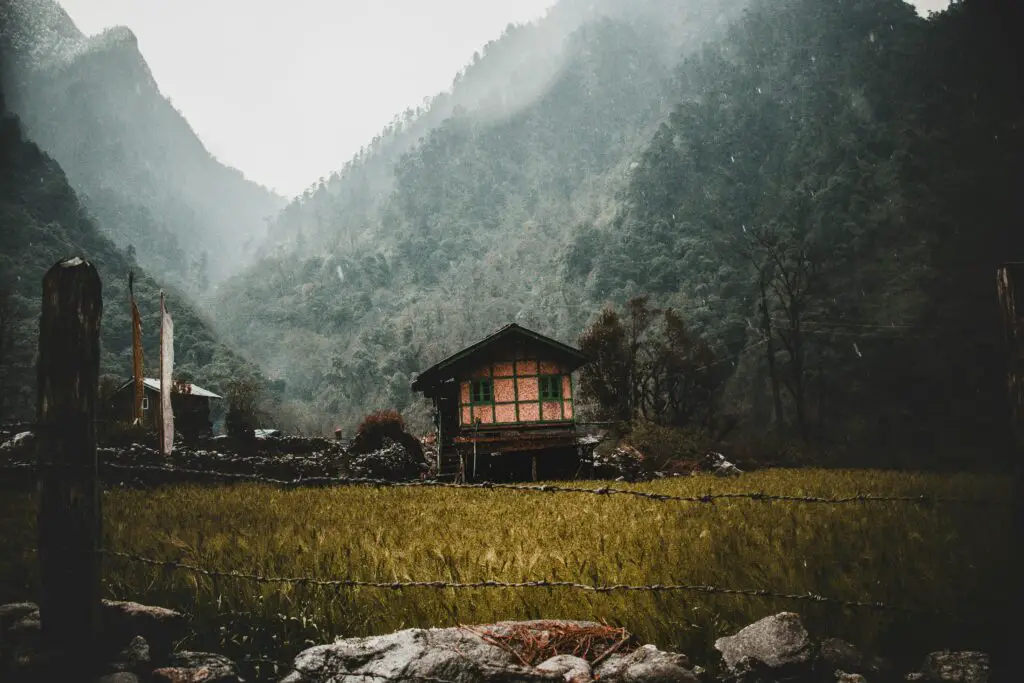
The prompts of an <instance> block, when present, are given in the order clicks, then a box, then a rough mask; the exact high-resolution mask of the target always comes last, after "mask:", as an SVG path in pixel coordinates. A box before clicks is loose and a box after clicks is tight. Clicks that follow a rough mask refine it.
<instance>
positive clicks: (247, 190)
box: [0, 0, 284, 296]
mask: <svg viewBox="0 0 1024 683" xmlns="http://www.w3.org/2000/svg"><path fill="white" fill-rule="evenodd" d="M5 5H7V6H8V7H7V8H5V17H4V19H5V21H3V22H2V23H0V59H3V61H4V62H5V66H6V69H5V72H4V78H5V81H6V85H7V87H8V94H9V96H10V97H9V99H8V105H9V107H10V109H11V110H12V111H13V112H14V113H15V114H17V115H18V116H19V117H20V118H21V120H22V122H23V125H24V127H25V130H26V132H27V134H28V136H29V137H30V138H31V139H32V140H33V141H34V142H36V143H37V144H38V145H39V146H40V147H41V148H42V149H44V150H45V151H46V152H47V153H48V154H49V155H50V156H51V157H53V158H54V159H55V160H56V161H57V162H58V163H59V164H60V165H61V166H62V168H63V169H64V171H65V172H66V173H67V177H68V181H69V183H70V184H71V186H72V187H73V188H74V189H75V190H76V192H77V193H78V196H79V198H80V201H81V203H82V205H83V206H84V207H85V208H86V209H87V210H88V211H89V213H90V214H91V215H92V216H94V217H95V219H96V222H97V226H98V227H99V228H100V230H101V231H102V233H103V234H104V235H105V236H106V237H108V238H110V239H111V240H112V241H113V242H114V243H115V244H116V245H117V246H118V247H120V248H122V249H125V248H128V247H129V245H131V246H132V247H133V251H134V252H136V253H137V258H138V262H139V263H140V264H141V265H142V266H143V267H145V269H146V270H147V271H148V272H149V273H150V274H151V275H153V276H154V277H156V278H157V279H158V280H160V281H161V282H163V283H165V284H169V285H174V286H175V287H177V288H178V289H180V290H182V291H185V292H188V293H189V294H191V295H197V296H198V295H202V294H205V293H206V292H207V289H208V287H209V285H210V284H211V283H212V282H215V281H219V280H221V279H223V278H224V277H225V276H226V275H227V274H229V273H230V272H233V271H234V270H235V269H237V268H238V267H239V266H240V264H241V261H242V260H243V259H244V258H247V257H249V258H251V256H252V253H253V251H254V248H255V244H254V240H255V239H258V237H259V236H260V235H261V234H262V233H263V232H264V231H265V225H264V222H265V221H266V220H267V219H268V218H269V217H270V216H272V215H273V214H274V213H275V212H276V211H277V210H278V209H280V207H281V206H282V205H283V203H284V202H283V200H282V198H281V197H278V196H277V195H275V194H273V193H272V192H270V191H268V190H267V189H265V188H263V187H260V186H258V185H256V184H255V183H253V182H251V181H249V180H247V179H246V178H245V177H244V176H243V175H242V174H241V173H240V172H239V171H237V170H236V169H233V168H230V167H227V166H224V165H223V164H221V163H220V162H219V161H217V159H215V158H214V157H213V155H212V154H210V152H209V151H208V150H207V149H206V148H205V147H204V146H203V144H202V142H201V141H200V140H199V139H198V137H197V136H196V134H195V133H194V132H193V130H192V128H191V127H190V126H189V124H188V122H187V121H186V120H185V118H184V117H183V116H182V115H181V113H180V112H178V111H177V110H175V109H174V107H173V106H172V105H171V103H170V102H169V101H168V100H167V98H165V97H164V96H163V95H162V94H161V92H160V89H159V88H158V86H157V83H156V82H155V80H154V79H153V77H152V75H151V73H150V70H149V66H148V65H147V64H146V61H145V60H144V59H143V57H142V54H141V53H140V52H139V48H138V45H137V40H136V38H135V36H134V35H133V34H132V32H131V31H130V30H129V29H127V28H125V27H115V28H111V29H108V30H106V31H104V32H103V33H101V34H99V35H97V36H93V37H86V36H84V35H83V34H82V33H81V32H80V31H79V30H78V29H77V28H76V27H75V26H74V24H73V22H72V21H71V20H70V18H68V16H67V15H66V13H64V12H63V10H62V9H60V7H59V5H58V4H57V2H56V1H55V0H13V1H12V2H6V3H5ZM58 36H59V37H58ZM55 38H56V39H55Z"/></svg>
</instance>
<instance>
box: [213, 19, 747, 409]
mask: <svg viewBox="0 0 1024 683" xmlns="http://www.w3.org/2000/svg"><path fill="white" fill-rule="evenodd" d="M686 4H687V3H675V2H665V1H663V0H644V1H643V2H624V1H623V0H605V1H604V2H596V3H584V2H577V1H575V0H573V1H571V2H562V3H559V4H558V5H556V6H555V7H554V8H553V9H552V10H551V12H550V14H549V15H548V17H546V18H545V19H544V20H541V21H539V22H537V23H535V24H531V25H528V26H524V27H517V28H511V29H509V30H508V31H506V33H505V35H504V36H503V37H502V38H501V39H500V40H498V41H496V42H495V43H493V44H491V45H490V46H488V48H487V49H486V50H485V51H484V54H483V56H481V57H480V58H479V59H475V60H474V62H473V63H472V64H471V65H470V66H469V67H467V68H466V70H465V71H464V72H463V73H462V74H460V75H459V77H458V78H457V79H456V82H455V84H454V86H453V90H452V93H451V94H450V95H442V96H439V97H438V98H437V99H435V100H434V101H433V102H431V104H430V106H429V108H428V109H427V111H425V112H420V113H419V114H417V113H416V112H411V113H409V115H408V117H407V120H404V121H401V122H396V123H395V125H393V126H392V127H391V128H389V129H388V130H387V131H385V133H384V134H383V135H382V136H381V137H380V138H379V139H378V140H377V141H376V142H375V144H374V145H373V146H371V148H369V149H368V150H366V151H365V152H364V154H363V155H361V156H359V157H357V158H356V159H355V160H353V161H352V162H351V163H349V164H348V165H347V166H346V167H345V168H344V169H343V170H342V171H341V172H340V173H339V174H338V175H337V176H335V177H332V178H330V179H328V180H327V181H325V182H324V183H323V184H322V185H321V186H320V187H318V188H316V189H315V190H313V191H311V192H309V193H307V194H306V195H304V196H303V197H301V198H299V200H297V201H296V202H294V203H293V204H292V205H290V206H289V207H288V208H287V209H285V210H284V212H283V213H282V215H281V217H280V219H279V220H278V221H277V222H276V224H275V225H274V226H273V228H272V229H273V230H274V234H275V237H277V238H278V239H279V245H278V247H277V248H276V250H275V251H274V252H273V253H272V254H269V255H268V257H267V258H266V259H265V260H263V261H262V262H260V263H259V264H258V265H256V266H254V267H253V268H252V269H251V271H250V272H249V273H248V274H246V275H244V276H242V277H239V278H235V279H234V280H232V281H231V282H229V283H227V284H226V285H225V286H224V287H223V288H222V289H221V292H220V295H219V303H218V305H217V310H218V314H219V317H220V318H221V319H222V320H224V321H225V324H226V326H227V329H228V330H229V332H230V334H231V337H232V339H233V340H235V341H236V342H237V343H239V344H241V345H243V347H244V348H246V349H247V350H249V351H250V352H251V353H253V354H254V357H255V358H258V360H259V361H260V362H261V363H262V364H263V365H264V367H266V368H267V370H268V372H269V373H271V374H272V375H274V376H279V377H281V378H282V379H284V380H285V381H286V382H287V384H288V386H289V389H290V392H291V396H292V397H293V398H294V399H295V400H296V401H298V402H300V403H301V404H303V405H304V406H305V410H306V412H307V413H308V414H312V415H320V416H330V417H331V419H338V418H340V419H341V420H342V421H343V423H344V422H352V421H354V420H356V419H358V417H359V416H360V414H361V413H362V412H363V411H365V410H366V409H368V408H371V407H382V406H395V407H398V408H400V409H403V410H406V411H407V413H408V412H409V411H410V410H412V412H413V413H416V411H420V412H418V413H416V414H417V415H419V416H420V417H421V418H422V416H423V413H422V406H421V405H419V404H418V403H414V402H413V400H414V399H413V397H412V395H411V394H410V392H409V388H408V387H409V382H410V379H411V377H412V375H413V373H414V372H416V371H418V370H420V369H422V368H423V367H425V366H426V365H427V364H429V363H431V362H434V361H436V360H438V359H440V358H441V357H442V356H444V355H445V354H447V353H449V352H453V351H455V350H456V349H457V348H458V347H459V346H460V345H462V344H464V343H468V342H469V341H470V340H473V339H475V338H478V337H480V336H483V335H484V334H487V333H490V332H491V331H493V330H494V329H495V328H497V327H499V326H501V325H503V324H505V323H507V322H509V321H512V320H516V321H518V322H521V323H523V324H526V325H529V326H531V327H534V328H537V329H539V330H540V331H543V332H547V333H552V334H555V335H556V336H559V337H562V338H564V339H567V340H571V339H573V338H574V337H575V336H576V335H577V334H578V333H579V329H580V324H581V322H582V321H585V320H586V318H587V316H588V315H589V311H586V310H581V309H580V308H579V299H578V297H575V296H572V297H568V298H565V297H563V293H562V292H561V277H560V274H559V255H560V254H561V252H562V251H563V249H564V244H565V243H566V242H567V240H568V236H569V234H570V229H571V228H572V227H573V226H574V225H575V224H576V223H577V222H579V221H580V220H581V218H583V217H584V216H593V215H600V214H601V213H602V212H604V211H608V210H609V209H610V208H612V207H613V206H614V203H613V201H612V194H613V191H614V189H615V188H616V187H617V186H618V185H619V184H620V182H621V178H622V177H623V173H624V171H625V169H626V163H627V158H628V156H629V154H631V153H632V152H633V151H635V150H637V149H638V148H639V147H640V146H641V145H642V144H643V143H644V141H645V140H646V139H647V138H648V137H649V134H650V133H651V132H653V126H655V125H656V124H657V122H658V121H659V120H660V119H661V118H662V117H663V116H664V115H665V114H666V113H667V111H668V107H669V105H670V103H671V102H672V90H673V67H674V65H675V64H676V63H677V61H678V58H679V56H680V55H682V54H684V53H685V52H686V51H688V50H692V49H695V48H696V47H698V46H699V44H700V41H701V39H702V38H704V37H710V36H713V35H715V34H716V32H720V31H721V30H722V29H724V27H725V26H726V25H727V24H728V20H729V18H730V17H732V16H734V15H735V14H736V13H737V11H738V9H739V8H740V7H741V6H742V4H743V3H741V2H736V1H728V0H723V1H720V2H709V3H701V4H700V5H699V7H700V9H699V11H696V10H692V9H689V8H688V7H685V6H684V5H686ZM438 119H441V120H440V121H438ZM567 304H572V305H571V306H569V305H567ZM413 417H415V415H413ZM421 424H422V420H421Z"/></svg>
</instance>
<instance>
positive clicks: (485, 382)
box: [469, 379, 494, 403]
mask: <svg viewBox="0 0 1024 683" xmlns="http://www.w3.org/2000/svg"><path fill="white" fill-rule="evenodd" d="M469 396H470V400H471V401H472V402H473V403H493V402H494V385H493V384H491V380H489V379H478V380H474V381H473V384H472V386H471V388H470V395H469Z"/></svg>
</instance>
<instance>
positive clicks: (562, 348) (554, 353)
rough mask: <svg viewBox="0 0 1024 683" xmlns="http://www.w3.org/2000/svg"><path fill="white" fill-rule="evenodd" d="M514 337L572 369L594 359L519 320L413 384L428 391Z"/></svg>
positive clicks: (428, 371) (449, 359)
mask: <svg viewBox="0 0 1024 683" xmlns="http://www.w3.org/2000/svg"><path fill="white" fill-rule="evenodd" d="M511 337H520V338H522V339H525V340H526V341H527V343H530V344H534V345H537V346H540V347H543V348H544V349H545V351H547V352H548V353H549V354H550V355H551V357H552V358H555V359H558V360H560V361H562V362H564V363H565V364H566V365H569V366H570V367H571V369H572V370H575V369H576V368H578V367H580V366H581V365H583V364H585V363H588V362H590V360H591V358H590V357H589V356H587V354H585V353H583V352H582V351H580V350H579V349H576V348H573V347H572V346H569V345H568V344H563V343H562V342H560V341H557V340H555V339H552V338H551V337H546V336H544V335H543V334H540V333H539V332H534V331H533V330H528V329H526V328H525V327H522V326H520V325H517V324H516V323H509V324H508V325H505V326H504V327H502V328H501V329H500V330H498V331H497V332H495V333H494V334H491V335H489V336H487V337H484V338H483V339H481V340H480V341H478V342H476V343H475V344H471V345H470V346H467V347H466V348H464V349H462V350H461V351H459V352H458V353H455V354H452V355H451V356H448V357H447V358H445V359H444V360H442V361H440V362H438V363H435V364H434V365H432V366H430V367H429V368H427V369H426V370H424V371H423V372H421V373H420V374H419V376H418V377H417V378H416V379H415V380H414V381H413V383H412V389H413V391H422V392H424V393H428V392H429V389H430V387H432V386H435V385H437V384H439V383H441V382H443V381H446V380H448V379H450V378H452V377H454V376H455V373H456V372H457V371H458V370H459V369H460V368H461V367H462V366H463V365H464V364H465V363H466V362H468V361H470V360H471V359H472V358H473V357H475V356H478V355H482V354H483V353H485V352H486V350H487V348H488V347H490V346H492V345H493V344H495V343H497V342H498V341H501V340H503V339H508V338H511Z"/></svg>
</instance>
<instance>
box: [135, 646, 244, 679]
mask: <svg viewBox="0 0 1024 683" xmlns="http://www.w3.org/2000/svg"><path fill="white" fill-rule="evenodd" d="M152 680H153V681H155V682H156V683H243V681H242V678H240V677H239V675H238V669H237V667H235V663H234V662H232V661H231V660H230V659H228V658H227V657H224V656H222V655H215V654H211V653H209V652H177V653H175V654H174V655H172V656H171V661H170V666H166V667H161V668H159V669H156V670H155V671H153V675H152Z"/></svg>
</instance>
